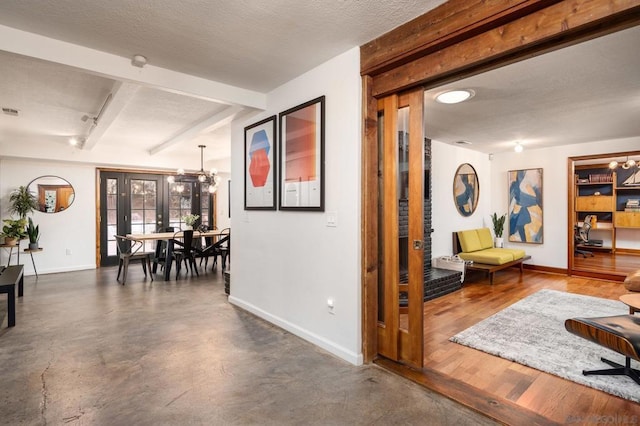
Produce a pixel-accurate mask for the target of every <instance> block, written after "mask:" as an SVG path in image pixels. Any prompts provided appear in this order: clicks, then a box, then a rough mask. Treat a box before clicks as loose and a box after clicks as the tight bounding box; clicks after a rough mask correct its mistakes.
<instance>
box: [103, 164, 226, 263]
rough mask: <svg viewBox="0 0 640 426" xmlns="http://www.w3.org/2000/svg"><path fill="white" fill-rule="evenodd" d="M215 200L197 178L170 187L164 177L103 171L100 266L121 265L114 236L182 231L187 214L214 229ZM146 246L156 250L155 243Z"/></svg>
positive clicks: (150, 249)
mask: <svg viewBox="0 0 640 426" xmlns="http://www.w3.org/2000/svg"><path fill="white" fill-rule="evenodd" d="M214 199H215V194H210V193H209V192H208V190H206V188H203V185H200V184H199V182H198V181H197V179H196V178H195V177H194V178H193V179H189V178H186V179H183V180H182V181H181V182H179V183H168V182H167V179H166V176H165V175H157V174H145V173H123V172H115V171H113V172H112V171H100V265H101V266H108V265H117V264H118V252H117V248H116V240H115V237H114V235H125V234H150V233H153V232H157V231H158V230H161V229H165V228H167V227H172V228H174V229H175V230H179V229H181V228H182V227H183V220H182V218H183V217H184V216H185V215H187V214H197V215H198V216H200V218H199V220H198V221H197V222H196V225H197V226H199V225H201V224H202V225H206V226H207V227H208V228H211V229H213V228H214V227H215V222H214V218H215V214H214V213H215V211H214V208H213V207H214V206H215V203H214V202H213V200H214ZM145 244H148V247H145V248H144V249H145V251H153V250H154V247H153V244H154V243H153V242H147V243H145Z"/></svg>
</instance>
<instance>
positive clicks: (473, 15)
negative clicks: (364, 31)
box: [360, 0, 560, 75]
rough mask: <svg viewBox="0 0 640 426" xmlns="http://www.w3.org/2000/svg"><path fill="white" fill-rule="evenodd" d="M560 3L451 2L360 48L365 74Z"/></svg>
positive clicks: (544, 0) (536, 0)
mask: <svg viewBox="0 0 640 426" xmlns="http://www.w3.org/2000/svg"><path fill="white" fill-rule="evenodd" d="M558 1H560V0H489V1H486V0H451V1H448V2H446V3H444V4H442V5H441V6H439V7H437V8H435V9H433V10H432V11H430V12H428V13H426V14H425V15H422V16H419V17H418V18H416V19H414V20H412V21H409V22H407V23H406V24H403V25H401V26H400V27H398V28H396V29H394V30H392V31H390V32H388V33H386V34H384V35H382V36H380V37H378V38H377V39H375V40H372V41H370V42H369V43H366V44H364V45H363V46H361V47H360V54H361V62H360V68H361V73H362V74H369V75H376V74H379V73H381V72H384V71H388V70H389V69H391V68H393V67H395V66H397V65H399V64H402V63H406V62H409V61H412V60H414V59H416V58H418V57H421V56H424V55H427V54H429V53H431V52H433V51H434V50H436V49H442V48H443V47H446V46H450V45H453V44H455V43H458V42H460V41H463V40H465V39H468V38H470V37H473V36H474V35H477V34H481V33H483V32H485V31H488V30H490V29H492V28H496V27H498V26H500V25H502V24H504V23H507V22H510V21H513V20H515V19H517V18H520V17H522V16H526V15H528V14H530V13H532V12H535V11H536V10H540V9H544V8H545V7H548V6H549V5H551V4H554V3H557V2H558Z"/></svg>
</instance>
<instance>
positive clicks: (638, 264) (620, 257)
mask: <svg viewBox="0 0 640 426" xmlns="http://www.w3.org/2000/svg"><path fill="white" fill-rule="evenodd" d="M592 253H593V257H591V256H589V257H586V258H584V257H582V256H575V258H574V262H573V267H574V269H577V270H581V271H590V272H596V273H605V274H606V273H609V274H619V275H625V276H626V275H627V274H628V273H629V272H632V271H635V270H637V269H640V256H639V255H637V254H630V253H619V252H618V253H615V254H611V253H607V252H602V251H596V250H593V251H592Z"/></svg>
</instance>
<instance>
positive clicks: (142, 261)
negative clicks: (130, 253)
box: [140, 257, 151, 278]
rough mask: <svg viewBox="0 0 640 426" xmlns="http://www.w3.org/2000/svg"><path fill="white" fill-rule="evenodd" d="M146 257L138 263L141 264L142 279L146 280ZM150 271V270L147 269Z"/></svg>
mask: <svg viewBox="0 0 640 426" xmlns="http://www.w3.org/2000/svg"><path fill="white" fill-rule="evenodd" d="M147 259H148V258H147V257H145V258H144V259H140V263H142V271H143V272H144V277H145V278H147ZM149 270H151V268H149Z"/></svg>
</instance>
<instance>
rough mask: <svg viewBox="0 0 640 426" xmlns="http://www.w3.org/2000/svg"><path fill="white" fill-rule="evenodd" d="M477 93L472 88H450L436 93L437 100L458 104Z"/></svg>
mask: <svg viewBox="0 0 640 426" xmlns="http://www.w3.org/2000/svg"><path fill="white" fill-rule="evenodd" d="M475 94H476V92H474V91H473V90H471V89H462V90H449V91H448V92H442V93H440V94H438V95H436V102H440V103H441V104H457V103H460V102H464V101H466V100H469V99H471V98H473V96H474V95H475Z"/></svg>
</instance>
